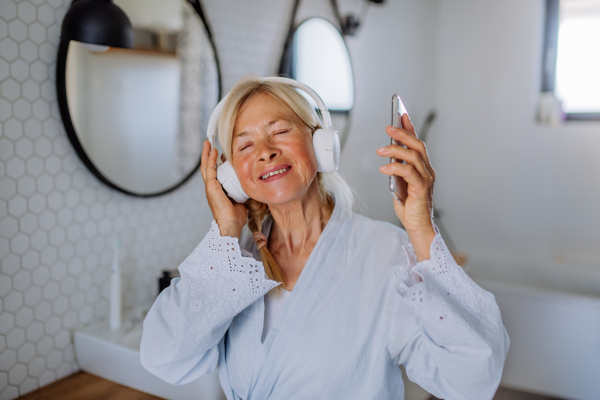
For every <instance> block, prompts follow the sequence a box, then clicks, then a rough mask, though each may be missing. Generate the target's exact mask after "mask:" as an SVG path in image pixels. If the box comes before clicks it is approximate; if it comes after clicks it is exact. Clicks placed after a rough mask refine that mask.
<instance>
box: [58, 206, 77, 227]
mask: <svg viewBox="0 0 600 400" xmlns="http://www.w3.org/2000/svg"><path fill="white" fill-rule="evenodd" d="M71 221H73V213H71V210H68V209H66V208H63V209H62V210H60V212H59V213H58V223H59V224H60V225H62V226H67V225H69V224H70V223H71Z"/></svg>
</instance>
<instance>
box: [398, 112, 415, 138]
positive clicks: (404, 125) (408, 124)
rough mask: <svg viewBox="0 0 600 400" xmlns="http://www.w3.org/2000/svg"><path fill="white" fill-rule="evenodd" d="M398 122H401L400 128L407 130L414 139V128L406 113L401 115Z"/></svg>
mask: <svg viewBox="0 0 600 400" xmlns="http://www.w3.org/2000/svg"><path fill="white" fill-rule="evenodd" d="M400 121H401V122H402V128H404V129H405V130H407V131H408V132H409V133H410V134H411V135H413V136H414V137H415V138H416V137H417V132H415V127H414V126H413V123H412V121H411V120H410V117H409V116H408V113H404V114H402V116H401V117H400Z"/></svg>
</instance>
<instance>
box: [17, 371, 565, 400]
mask: <svg viewBox="0 0 600 400" xmlns="http://www.w3.org/2000/svg"><path fill="white" fill-rule="evenodd" d="M56 399H60V400H84V399H85V400H162V399H161V398H160V397H156V396H152V395H151V394H147V393H143V392H139V391H137V390H134V389H131V388H128V387H126V386H123V385H119V384H118V383H114V382H111V381H107V380H106V379H102V378H100V377H97V376H95V375H91V374H88V373H87V372H83V371H80V372H77V373H75V374H73V375H71V376H68V377H66V378H64V379H61V380H59V381H56V382H54V383H51V384H50V385H48V386H44V387H43V388H41V389H38V390H36V391H34V392H31V393H28V394H26V395H24V396H21V397H19V399H18V400H56ZM430 400H440V399H438V398H437V397H431V399H430ZM494 400H561V399H558V398H556V397H548V396H541V395H538V394H532V393H526V392H521V391H518V390H513V389H507V388H500V389H498V391H497V392H496V395H495V396H494Z"/></svg>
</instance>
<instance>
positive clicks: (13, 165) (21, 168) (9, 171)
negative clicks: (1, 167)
mask: <svg viewBox="0 0 600 400" xmlns="http://www.w3.org/2000/svg"><path fill="white" fill-rule="evenodd" d="M24 174H25V163H24V162H23V161H22V160H20V159H18V158H17V157H13V158H11V159H10V161H9V162H7V163H6V175H8V176H10V177H11V178H14V179H19V178H20V177H21V176H23V175H24Z"/></svg>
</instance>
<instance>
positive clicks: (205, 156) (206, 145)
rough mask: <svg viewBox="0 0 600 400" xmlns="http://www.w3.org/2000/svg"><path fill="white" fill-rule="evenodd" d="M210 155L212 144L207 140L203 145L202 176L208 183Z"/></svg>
mask: <svg viewBox="0 0 600 400" xmlns="http://www.w3.org/2000/svg"><path fill="white" fill-rule="evenodd" d="M209 154H210V142H209V141H208V139H207V140H205V141H204V144H203V145H202V158H201V159H200V173H201V174H202V179H203V180H204V182H206V164H208V156H209Z"/></svg>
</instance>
